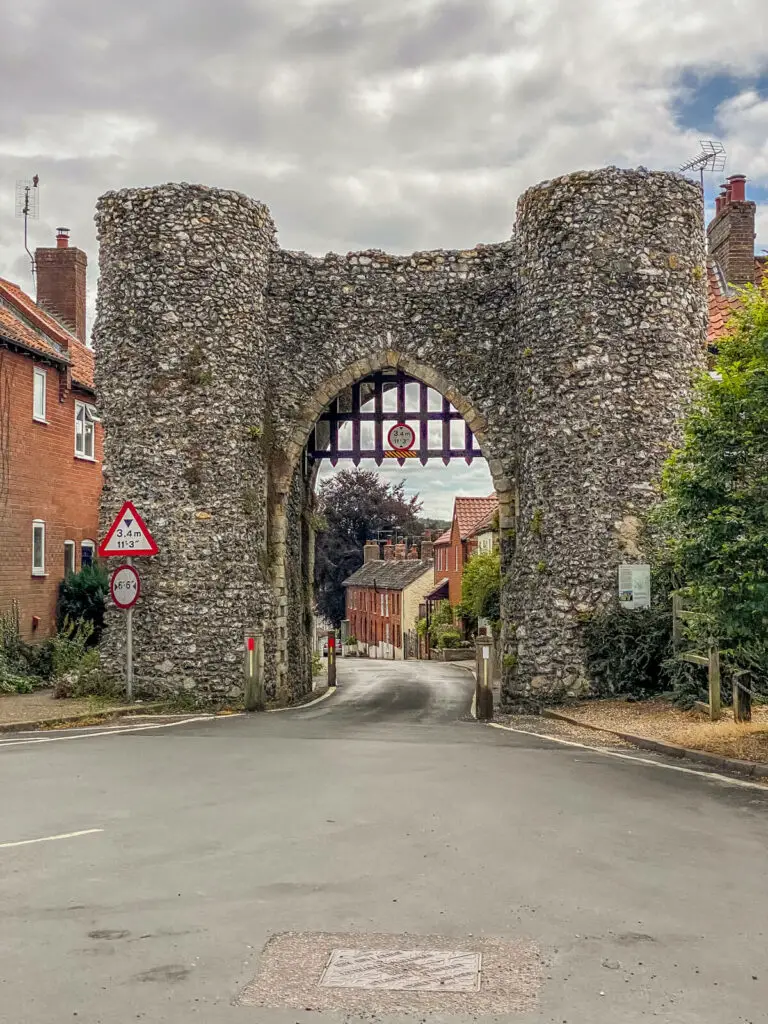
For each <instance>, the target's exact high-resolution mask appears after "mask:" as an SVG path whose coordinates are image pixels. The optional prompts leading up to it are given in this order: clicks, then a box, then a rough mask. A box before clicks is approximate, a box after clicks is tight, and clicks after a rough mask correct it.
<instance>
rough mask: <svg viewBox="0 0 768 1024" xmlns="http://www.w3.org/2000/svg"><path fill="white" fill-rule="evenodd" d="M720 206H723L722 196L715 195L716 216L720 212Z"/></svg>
mask: <svg viewBox="0 0 768 1024" xmlns="http://www.w3.org/2000/svg"><path fill="white" fill-rule="evenodd" d="M722 208H723V197H722V196H715V216H716V217H717V215H718V214H719V213H720V211H721V210H722Z"/></svg>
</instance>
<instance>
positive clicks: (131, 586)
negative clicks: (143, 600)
mask: <svg viewBox="0 0 768 1024" xmlns="http://www.w3.org/2000/svg"><path fill="white" fill-rule="evenodd" d="M109 592H110V594H111V595H112V600H113V601H114V602H115V604H116V605H117V607H118V608H133V606H134V605H135V604H136V602H137V601H138V599H139V594H140V593H141V583H140V582H139V574H138V573H137V572H136V570H135V569H134V568H133V566H132V565H119V566H118V567H117V568H116V569H115V571H114V572H113V573H112V575H111V576H110V578H109Z"/></svg>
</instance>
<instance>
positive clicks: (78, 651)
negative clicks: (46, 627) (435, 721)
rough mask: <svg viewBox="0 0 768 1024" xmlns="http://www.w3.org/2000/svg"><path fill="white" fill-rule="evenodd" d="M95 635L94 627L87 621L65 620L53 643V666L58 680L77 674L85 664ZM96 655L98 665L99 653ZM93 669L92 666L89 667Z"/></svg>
mask: <svg viewBox="0 0 768 1024" xmlns="http://www.w3.org/2000/svg"><path fill="white" fill-rule="evenodd" d="M93 633H94V625H93V623H92V622H89V621H87V620H83V619H81V620H79V621H72V620H70V619H65V620H64V624H63V626H62V628H61V629H60V630H59V632H58V633H57V634H56V636H55V637H53V639H52V641H51V665H52V667H53V674H54V676H55V677H56V678H57V679H58V678H60V677H61V676H63V675H66V673H67V672H76V671H77V670H78V669H79V668H80V666H81V664H83V662H84V659H85V655H86V652H87V651H88V647H89V644H90V641H91V638H92V636H93ZM93 653H94V654H95V655H96V660H97V663H98V652H95V651H94V652H93ZM89 667H92V666H89Z"/></svg>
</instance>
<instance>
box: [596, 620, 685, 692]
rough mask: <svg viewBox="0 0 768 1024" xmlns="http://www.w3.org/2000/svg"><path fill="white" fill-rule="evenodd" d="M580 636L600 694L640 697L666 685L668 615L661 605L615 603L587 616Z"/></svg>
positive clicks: (669, 642)
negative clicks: (632, 607) (634, 606)
mask: <svg viewBox="0 0 768 1024" xmlns="http://www.w3.org/2000/svg"><path fill="white" fill-rule="evenodd" d="M583 640H584V646H585V648H586V666H587V671H588V672H589V675H590V677H591V680H592V684H593V687H594V690H595V692H596V693H598V694H599V695H601V696H606V695H609V694H614V693H629V694H634V695H635V696H637V697H645V696H649V695H650V694H654V693H661V692H662V691H663V690H665V689H667V688H668V685H669V676H668V669H667V665H666V663H667V662H668V660H669V659H670V658H671V656H672V616H671V614H670V611H669V610H668V609H667V608H666V607H658V608H647V609H645V608H644V609H635V610H628V609H626V608H622V607H621V606H619V605H618V603H617V604H615V605H612V606H610V607H609V608H607V609H606V610H604V611H601V612H596V613H595V614H594V615H592V616H590V617H589V619H587V621H586V623H585V626H584V632H583Z"/></svg>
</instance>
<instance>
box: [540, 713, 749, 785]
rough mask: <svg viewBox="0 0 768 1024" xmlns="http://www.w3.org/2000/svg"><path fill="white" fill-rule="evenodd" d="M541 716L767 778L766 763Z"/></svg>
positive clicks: (645, 747) (574, 720) (635, 744)
mask: <svg viewBox="0 0 768 1024" xmlns="http://www.w3.org/2000/svg"><path fill="white" fill-rule="evenodd" d="M541 714H542V717H543V718H553V719H555V720H556V721H560V722H568V723H569V725H578V726H581V728H583V729H591V730H592V732H602V733H607V734H608V735H609V736H618V737H619V739H622V740H625V741H626V742H627V743H631V744H632V746H633V747H639V748H640V749H641V750H651V751H653V752H654V753H656V754H667V755H668V756H670V757H679V758H685V759H686V760H689V761H696V762H698V763H699V764H706V765H708V766H709V767H710V768H717V769H719V770H720V771H731V772H738V773H739V775H747V776H751V777H753V778H758V779H765V778H768V764H758V763H757V762H756V761H741V760H739V759H738V758H735V757H723V756H722V755H721V754H710V753H707V751H706V750H689V749H688V747H678V746H676V745H675V744H673V743H662V742H661V740H652V739H649V738H648V737H647V736H635V735H633V734H632V733H629V732H617V731H616V730H615V729H604V728H602V726H599V725H588V724H587V723H586V722H580V721H579V719H578V718H571V717H570V716H569V715H563V714H561V713H560V712H559V711H549V710H547V709H545V710H544V711H542V712H541Z"/></svg>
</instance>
